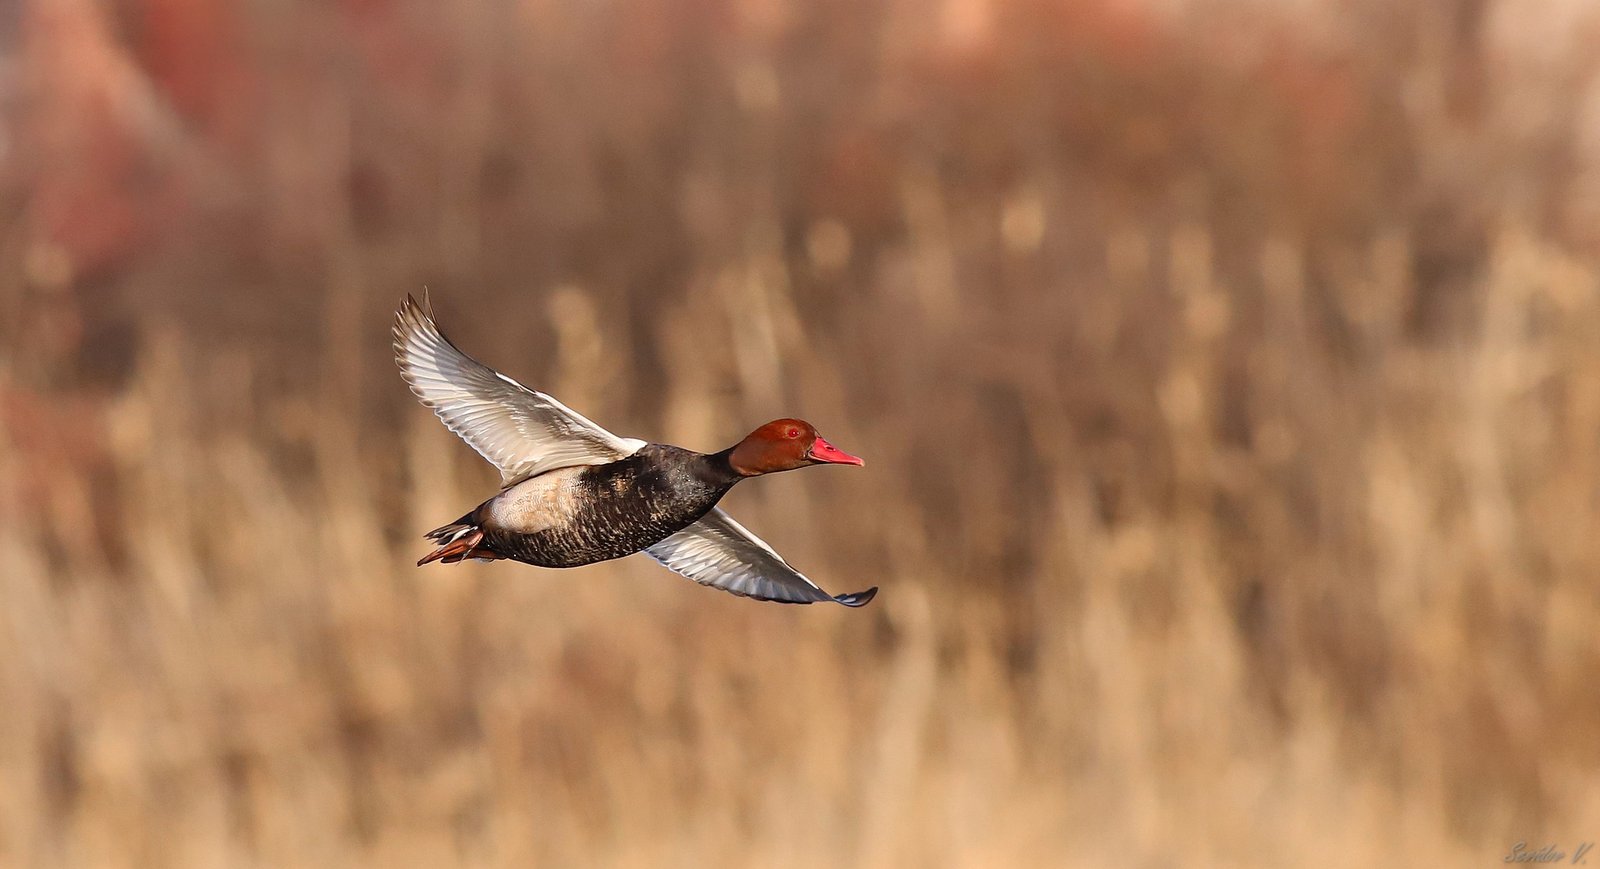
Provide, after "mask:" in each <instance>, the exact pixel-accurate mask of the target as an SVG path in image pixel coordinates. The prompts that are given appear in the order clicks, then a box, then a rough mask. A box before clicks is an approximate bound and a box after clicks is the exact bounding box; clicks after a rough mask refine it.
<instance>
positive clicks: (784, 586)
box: [645, 507, 878, 606]
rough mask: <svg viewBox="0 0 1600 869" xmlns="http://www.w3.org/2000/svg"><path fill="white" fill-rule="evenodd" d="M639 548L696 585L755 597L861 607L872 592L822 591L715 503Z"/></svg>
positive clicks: (785, 601) (786, 601)
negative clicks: (660, 538)
mask: <svg viewBox="0 0 1600 869" xmlns="http://www.w3.org/2000/svg"><path fill="white" fill-rule="evenodd" d="M645 552H646V553H648V554H649V555H650V557H651V558H654V559H655V560H657V561H659V562H661V563H662V564H663V565H665V566H667V567H668V568H670V569H672V570H674V571H676V572H678V573H680V574H682V575H684V576H687V577H688V578H690V579H692V580H694V581H695V582H698V583H700V584H701V585H709V586H711V587H713V588H720V589H722V590H723V591H727V592H732V593H733V594H737V595H741V596H744V597H751V598H755V599H756V600H769V601H776V602H777V603H800V604H806V603H816V602H818V601H834V602H836V603H842V604H844V605H845V606H861V605H863V604H865V603H866V602H867V601H870V600H872V597H873V595H875V594H877V593H878V589H877V588H869V589H867V590H866V591H860V592H856V593H854V594H841V595H831V594H828V593H827V592H825V591H823V590H822V589H821V588H819V587H818V586H817V584H816V583H814V582H812V581H811V580H809V579H807V578H806V575H805V574H803V573H801V572H800V571H798V570H795V569H794V568H793V567H792V566H790V564H789V562H787V561H784V560H783V556H781V555H779V554H778V553H777V552H775V551H774V550H773V548H772V547H771V546H768V545H767V544H766V541H764V540H762V539H761V538H759V537H757V536H755V535H754V534H751V533H750V532H749V531H748V530H747V529H746V528H745V527H744V526H743V525H740V524H739V523H738V522H735V521H734V519H733V517H732V516H729V515H728V514H727V513H725V512H723V511H722V509H721V508H719V507H713V508H712V510H711V512H710V513H707V514H706V515H705V516H704V517H702V518H701V519H700V520H699V521H698V522H695V523H694V524H692V525H690V526H689V527H687V528H685V529H683V530H682V531H679V532H678V533H676V534H674V535H672V536H671V537H668V538H667V539H665V540H663V541H661V542H660V543H657V544H656V545H654V546H651V547H649V548H648V549H646V550H645Z"/></svg>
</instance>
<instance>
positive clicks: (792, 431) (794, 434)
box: [788, 428, 800, 438]
mask: <svg viewBox="0 0 1600 869" xmlns="http://www.w3.org/2000/svg"><path fill="white" fill-rule="evenodd" d="M788 436H789V437H792V438H797V437H799V436H800V430H799V429H797V428H792V429H789V433H788Z"/></svg>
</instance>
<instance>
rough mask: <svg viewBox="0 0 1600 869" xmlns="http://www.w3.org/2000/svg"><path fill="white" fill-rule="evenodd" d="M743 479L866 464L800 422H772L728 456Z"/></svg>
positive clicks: (810, 426)
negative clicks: (800, 470) (817, 468)
mask: <svg viewBox="0 0 1600 869" xmlns="http://www.w3.org/2000/svg"><path fill="white" fill-rule="evenodd" d="M728 462H729V463H730V464H732V465H733V469H734V470H735V471H738V472H739V473H740V474H742V475H744V476H746V477H753V476H755V475H757V474H771V473H775V472H777V471H792V470H794V469H795V468H804V467H806V466H808V465H862V464H865V462H863V461H861V459H859V458H857V457H855V456H852V455H850V454H849V453H847V452H845V451H843V450H841V449H839V448H838V447H836V446H834V445H833V444H830V443H828V442H827V441H825V440H823V439H822V436H821V435H819V434H817V430H816V428H815V427H814V426H812V425H811V423H809V422H806V421H805V420H803V419H775V420H773V421H772V422H769V423H767V424H766V425H764V426H762V427H760V428H758V429H756V430H755V431H753V432H751V433H750V434H748V435H746V436H745V439H744V440H742V441H740V442H739V445H738V446H736V447H734V448H733V452H732V453H730V454H729V456H728Z"/></svg>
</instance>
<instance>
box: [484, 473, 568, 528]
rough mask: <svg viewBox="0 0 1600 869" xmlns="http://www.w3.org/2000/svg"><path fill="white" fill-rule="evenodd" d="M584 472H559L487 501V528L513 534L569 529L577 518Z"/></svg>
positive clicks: (543, 475)
mask: <svg viewBox="0 0 1600 869" xmlns="http://www.w3.org/2000/svg"><path fill="white" fill-rule="evenodd" d="M586 470H588V468H587V467H582V466H580V467H575V468H559V469H557V470H554V471H550V472H549V473H545V474H540V475H539V476H537V477H534V478H532V479H529V480H524V481H522V482H520V483H518V484H516V485H515V486H512V487H511V488H509V489H507V490H505V491H504V492H501V493H500V494H498V495H496V496H495V497H494V498H492V499H491V500H490V501H489V504H488V508H489V511H488V513H489V515H488V517H487V518H488V524H489V525H490V526H492V527H493V528H495V529H496V530H499V531H509V532H511V533H514V534H537V533H539V532H541V531H546V530H549V529H552V528H564V527H566V526H568V525H571V524H572V523H573V522H574V521H575V520H576V519H577V516H578V505H579V499H578V492H579V486H578V478H579V476H580V475H581V474H582V473H583V472H584V471H586Z"/></svg>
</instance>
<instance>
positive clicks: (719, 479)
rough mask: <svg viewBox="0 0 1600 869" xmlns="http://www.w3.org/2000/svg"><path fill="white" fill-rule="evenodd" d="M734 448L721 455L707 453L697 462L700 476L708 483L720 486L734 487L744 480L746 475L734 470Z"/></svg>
mask: <svg viewBox="0 0 1600 869" xmlns="http://www.w3.org/2000/svg"><path fill="white" fill-rule="evenodd" d="M732 456H733V447H728V448H727V449H725V450H723V451H722V452H720V453H707V454H705V455H702V456H700V458H699V459H698V460H696V465H698V468H697V470H698V472H699V473H698V476H699V477H700V478H701V479H703V480H705V481H706V482H708V483H712V484H714V485H719V486H732V485H733V484H734V483H737V482H739V481H740V480H742V479H744V474H741V473H739V472H738V471H736V470H734V467H733V461H732V458H731V457H732Z"/></svg>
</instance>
